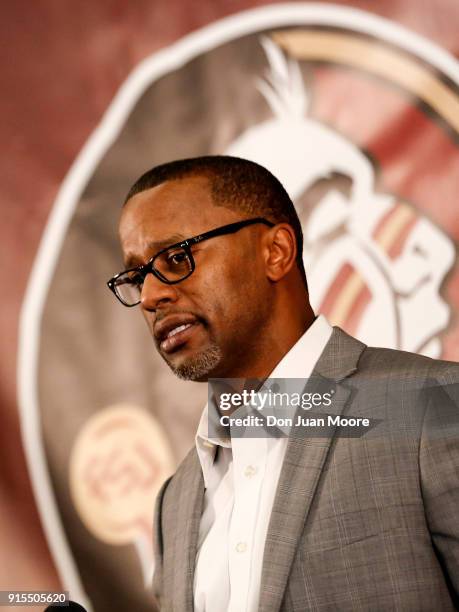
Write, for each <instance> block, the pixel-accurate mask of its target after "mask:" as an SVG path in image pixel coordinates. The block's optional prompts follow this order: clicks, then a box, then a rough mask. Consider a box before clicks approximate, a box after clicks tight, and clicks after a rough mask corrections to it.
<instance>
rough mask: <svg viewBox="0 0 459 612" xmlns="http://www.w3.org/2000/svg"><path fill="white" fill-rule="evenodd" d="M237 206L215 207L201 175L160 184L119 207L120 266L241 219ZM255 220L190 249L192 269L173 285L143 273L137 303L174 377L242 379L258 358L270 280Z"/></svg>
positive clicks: (141, 260) (136, 262) (134, 263)
mask: <svg viewBox="0 0 459 612" xmlns="http://www.w3.org/2000/svg"><path fill="white" fill-rule="evenodd" d="M243 218H244V216H243V215H242V214H241V213H238V212H237V211H234V210H230V209H228V208H224V207H216V206H214V204H213V202H212V196H211V191H210V186H209V183H208V179H207V178H205V177H189V178H184V179H178V180H172V181H167V182H165V183H162V184H161V185H158V186H157V187H154V188H152V189H149V190H147V191H144V192H142V193H139V194H137V195H136V196H134V197H133V198H131V199H130V200H129V202H128V203H127V204H126V205H125V207H124V209H123V212H122V215H121V221H120V240H121V246H122V249H123V255H124V260H125V265H126V267H127V268H129V267H133V266H138V265H140V264H143V263H146V262H147V261H148V260H149V259H150V258H151V257H152V256H153V255H155V253H157V252H158V251H159V250H160V249H162V248H164V247H166V246H168V245H171V244H174V243H176V242H179V241H181V240H184V239H186V238H191V237H192V236H195V235H198V234H202V233H204V232H206V231H209V230H211V229H214V228H216V227H219V226H221V225H226V224H228V223H233V222H235V221H240V220H241V219H243ZM263 231H266V228H265V227H264V226H263V225H255V226H251V227H246V228H243V229H241V230H240V231H239V232H237V233H235V234H231V235H227V236H218V237H215V238H212V239H210V240H208V241H204V242H202V243H200V244H198V245H196V246H194V247H192V253H193V257H194V260H195V264H196V269H195V271H194V272H193V274H191V276H189V277H188V278H186V279H185V280H183V281H182V282H180V283H178V284H176V285H167V284H165V283H163V282H161V281H160V280H159V279H157V278H156V277H154V276H153V275H152V274H148V275H147V277H146V278H145V282H144V285H143V290H142V295H141V303H140V307H141V309H142V313H143V315H144V317H145V319H146V321H147V324H148V327H149V329H150V331H151V333H152V335H153V338H154V341H155V344H156V347H157V349H158V351H159V353H160V355H161V356H162V357H163V359H165V361H166V362H167V363H168V364H169V366H170V367H171V369H172V370H173V371H174V372H175V373H176V374H177V375H178V376H180V377H181V378H185V379H189V380H200V381H204V380H207V379H208V377H243V376H244V372H245V371H247V368H248V366H249V364H250V363H252V362H253V361H254V360H256V358H257V353H256V352H257V349H259V350H261V347H260V346H259V344H257V342H258V340H257V339H259V338H260V337H262V334H261V333H260V332H261V331H262V330H263V327H264V325H265V324H266V322H267V320H268V318H269V314H270V306H269V297H270V285H269V281H268V279H267V278H266V274H265V271H264V262H263V258H262V255H261V248H260V242H261V238H262V235H263Z"/></svg>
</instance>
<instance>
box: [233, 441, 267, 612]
mask: <svg viewBox="0 0 459 612" xmlns="http://www.w3.org/2000/svg"><path fill="white" fill-rule="evenodd" d="M232 450H233V470H234V472H233V474H234V506H233V514H232V517H231V524H230V530H229V546H228V552H229V577H230V604H229V607H228V612H245V611H246V610H247V605H248V598H249V587H250V579H251V570H252V564H253V561H254V559H253V544H254V536H255V532H256V528H257V516H258V513H259V505H260V499H261V492H262V486H263V479H264V475H265V470H266V461H267V440H266V439H265V438H251V439H247V438H233V440H232Z"/></svg>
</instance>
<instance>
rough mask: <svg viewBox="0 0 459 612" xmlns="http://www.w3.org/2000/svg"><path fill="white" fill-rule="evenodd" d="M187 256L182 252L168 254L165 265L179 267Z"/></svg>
mask: <svg viewBox="0 0 459 612" xmlns="http://www.w3.org/2000/svg"><path fill="white" fill-rule="evenodd" d="M187 259H188V256H187V254H186V253H185V252H184V251H179V252H176V253H170V254H169V255H168V257H167V263H168V264H169V265H172V266H180V265H182V264H183V263H184V262H185V261H187Z"/></svg>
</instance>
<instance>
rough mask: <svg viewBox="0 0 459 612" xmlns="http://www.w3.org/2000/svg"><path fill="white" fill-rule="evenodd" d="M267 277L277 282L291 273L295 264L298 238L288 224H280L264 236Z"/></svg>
mask: <svg viewBox="0 0 459 612" xmlns="http://www.w3.org/2000/svg"><path fill="white" fill-rule="evenodd" d="M263 238H264V241H265V243H264V249H263V253H264V256H265V266H266V275H267V277H268V278H269V280H272V281H274V282H277V281H279V280H281V279H282V278H283V277H284V276H285V275H286V274H288V273H289V272H290V270H291V269H292V267H293V265H294V264H295V258H296V252H297V247H296V237H295V232H294V231H293V229H292V227H291V226H290V225H288V224H287V223H278V224H277V225H275V226H274V227H273V228H271V229H270V230H269V232H266V234H265V235H264V237H263Z"/></svg>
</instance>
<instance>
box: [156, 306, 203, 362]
mask: <svg viewBox="0 0 459 612" xmlns="http://www.w3.org/2000/svg"><path fill="white" fill-rule="evenodd" d="M197 324H199V321H198V319H197V318H196V317H195V316H194V315H191V314H177V315H169V316H167V317H165V318H164V319H161V321H159V322H158V323H157V324H156V325H155V326H154V335H155V338H156V340H157V342H158V343H159V347H160V349H161V350H162V351H164V352H165V353H171V352H172V351H174V350H175V349H176V348H178V347H179V346H180V345H182V344H184V343H185V342H187V340H188V339H189V337H190V336H191V334H192V333H193V332H194V327H195V326H196V325H197Z"/></svg>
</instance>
